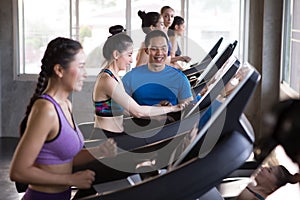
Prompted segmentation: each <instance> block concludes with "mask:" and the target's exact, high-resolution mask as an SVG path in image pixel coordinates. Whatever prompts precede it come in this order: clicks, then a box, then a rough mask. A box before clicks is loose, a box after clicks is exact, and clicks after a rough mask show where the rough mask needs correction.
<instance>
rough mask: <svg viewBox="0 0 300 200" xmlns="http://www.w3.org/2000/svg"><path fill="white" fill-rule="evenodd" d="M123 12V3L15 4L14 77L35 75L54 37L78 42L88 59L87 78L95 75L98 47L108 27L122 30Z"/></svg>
mask: <svg viewBox="0 0 300 200" xmlns="http://www.w3.org/2000/svg"><path fill="white" fill-rule="evenodd" d="M125 8H126V1H124V0H102V1H97V0H51V1H39V0H26V1H24V0H18V16H19V19H20V20H19V24H18V35H19V38H18V46H19V54H18V55H19V56H18V58H17V59H18V63H19V67H18V68H19V70H18V72H17V74H18V75H19V74H37V73H39V72H40V66H41V62H40V60H41V59H42V56H43V53H44V51H45V48H46V45H47V44H48V42H49V41H50V40H52V39H54V38H55V37H58V36H62V37H71V38H73V39H76V40H78V41H80V42H81V43H82V45H83V48H84V50H85V53H86V54H87V57H88V59H87V71H88V74H89V75H91V74H97V73H98V72H99V66H100V65H101V63H100V60H101V55H102V52H101V51H100V49H99V46H101V43H103V42H104V41H105V40H106V39H107V37H108V36H109V32H108V28H109V27H110V26H112V25H115V24H121V25H124V26H125V24H126V18H125V16H126V15H125V11H126V9H125Z"/></svg>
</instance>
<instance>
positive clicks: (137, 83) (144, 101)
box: [122, 65, 192, 105]
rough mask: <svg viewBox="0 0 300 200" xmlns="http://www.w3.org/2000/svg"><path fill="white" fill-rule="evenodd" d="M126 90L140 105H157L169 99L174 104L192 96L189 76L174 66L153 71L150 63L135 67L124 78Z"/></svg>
mask: <svg viewBox="0 0 300 200" xmlns="http://www.w3.org/2000/svg"><path fill="white" fill-rule="evenodd" d="M122 82H123V84H124V87H125V90H126V92H127V93H128V94H129V95H130V96H132V97H133V99H134V100H135V101H136V102H137V103H138V104H140V105H155V104H158V103H159V102H160V101H162V100H167V101H169V102H170V103H172V104H173V105H176V104H178V102H179V101H181V100H184V99H187V98H190V97H192V91H191V87H190V83H189V81H188V79H187V77H186V76H185V75H184V74H183V73H182V72H181V71H180V70H178V69H175V68H174V67H171V66H168V65H166V66H165V69H163V70H162V71H160V72H153V71H150V70H149V69H148V65H143V66H140V67H136V68H133V69H132V70H131V71H130V72H127V73H126V74H125V76H124V77H123V78H122Z"/></svg>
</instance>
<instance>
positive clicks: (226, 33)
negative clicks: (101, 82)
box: [14, 0, 242, 75]
mask: <svg viewBox="0 0 300 200" xmlns="http://www.w3.org/2000/svg"><path fill="white" fill-rule="evenodd" d="M14 2H15V3H16V4H17V6H16V7H15V8H16V9H15V12H16V13H17V14H18V20H17V19H16V20H15V21H16V23H18V24H17V26H16V27H17V29H16V35H17V40H16V42H15V43H16V47H17V49H18V51H17V52H16V60H17V62H16V65H17V67H16V68H17V70H16V74H17V75H24V74H25V75H28V74H37V73H39V72H40V66H41V59H42V56H43V53H44V51H45V48H46V45H47V44H48V42H49V41H50V40H52V39H54V38H55V37H58V36H63V37H71V38H73V39H76V40H78V41H80V42H81V43H82V45H83V47H84V50H85V53H86V55H87V60H86V68H87V72H88V75H96V74H98V73H99V67H100V66H101V65H102V64H103V63H104V59H103V56H102V45H103V43H104V41H105V40H106V39H107V37H108V36H109V35H110V34H109V32H108V28H109V27H110V26H112V25H117V24H119V25H122V26H124V27H125V28H126V29H127V32H128V34H129V35H130V36H132V38H133V40H134V47H135V53H136V52H137V49H138V48H139V47H140V44H141V42H142V41H143V40H144V36H145V35H144V33H143V32H142V31H141V19H140V18H139V16H138V15H137V12H138V11H139V10H144V11H146V12H150V11H157V12H160V9H161V7H162V6H165V5H169V6H171V7H172V8H173V9H174V10H175V15H180V16H183V17H184V18H185V21H186V27H187V28H186V35H185V38H183V40H182V41H181V49H182V51H183V53H184V54H185V55H189V56H191V57H192V58H193V61H198V60H199V59H200V58H201V56H199V55H202V54H199V52H200V51H202V52H207V51H209V50H210V48H211V47H212V46H213V44H214V43H215V42H216V41H217V39H218V38H219V37H220V36H223V37H224V40H225V41H229V42H233V41H234V40H238V41H239V45H240V44H242V40H241V38H239V34H240V30H241V29H240V17H239V13H240V7H239V5H240V4H239V2H242V1H236V0H230V1H228V0H226V1H225V0H224V1H220V0H218V1H212V0H203V1H197V0H189V1H186V0H181V1H179V0H178V1H173V0H161V1H159V2H153V1H148V0H127V1H124V0H51V1H47V0H44V1H39V0H26V1H25V0H14ZM204 19H209V20H204ZM186 38H189V39H186ZM223 43H226V42H223ZM194 47H195V48H194ZM197 48H198V49H199V51H198V50H197ZM193 54H195V55H193ZM203 56H204V55H203ZM134 60H135V59H134ZM134 65H135V64H134V63H133V64H132V66H134Z"/></svg>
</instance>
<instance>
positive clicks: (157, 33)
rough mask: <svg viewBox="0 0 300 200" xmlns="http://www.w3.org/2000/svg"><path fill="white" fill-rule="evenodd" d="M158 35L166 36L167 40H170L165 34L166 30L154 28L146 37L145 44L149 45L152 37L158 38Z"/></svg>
mask: <svg viewBox="0 0 300 200" xmlns="http://www.w3.org/2000/svg"><path fill="white" fill-rule="evenodd" d="M156 37H164V38H166V41H167V42H168V40H169V39H168V37H167V35H166V34H165V32H163V31H161V30H153V31H151V32H149V33H148V34H147V35H146V37H145V46H146V47H148V46H149V44H150V40H151V39H152V38H156Z"/></svg>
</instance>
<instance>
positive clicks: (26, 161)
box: [10, 38, 116, 200]
mask: <svg viewBox="0 0 300 200" xmlns="http://www.w3.org/2000/svg"><path fill="white" fill-rule="evenodd" d="M84 64H85V54H84V52H83V50H82V46H81V44H80V43H79V42H77V41H74V40H71V39H67V38H56V39H54V40H52V41H51V42H50V43H49V44H48V46H47V49H46V51H45V54H44V57H43V59H42V66H41V72H40V74H39V79H38V83H37V87H36V90H35V93H34V95H33V97H32V98H31V100H30V103H29V105H28V107H27V111H26V113H25V117H24V119H23V121H22V122H21V124H20V134H21V140H20V142H19V144H18V147H17V148H16V151H15V153H14V156H13V159H12V163H11V168H10V179H11V180H12V181H15V182H18V183H24V184H28V188H27V190H26V192H25V195H24V196H23V200H40V199H43V200H50V199H64V200H67V199H71V186H75V187H77V188H79V189H87V188H90V187H91V184H92V183H93V181H94V176H95V172H93V171H91V170H84V171H78V172H75V173H73V172H72V168H73V166H76V165H82V164H85V163H88V162H90V161H93V160H95V157H102V156H104V157H107V156H113V155H115V152H116V145H115V143H114V141H113V140H107V142H105V143H103V144H102V145H99V146H97V147H95V148H93V149H85V148H83V146H84V143H83V136H82V134H81V132H80V130H79V129H78V126H77V125H76V123H75V122H74V119H73V116H72V105H71V102H70V101H69V100H68V96H69V95H70V93H71V92H73V91H80V90H81V89H82V86H83V81H84V79H85V78H86V71H85V68H84ZM94 156H95V157H94Z"/></svg>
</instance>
